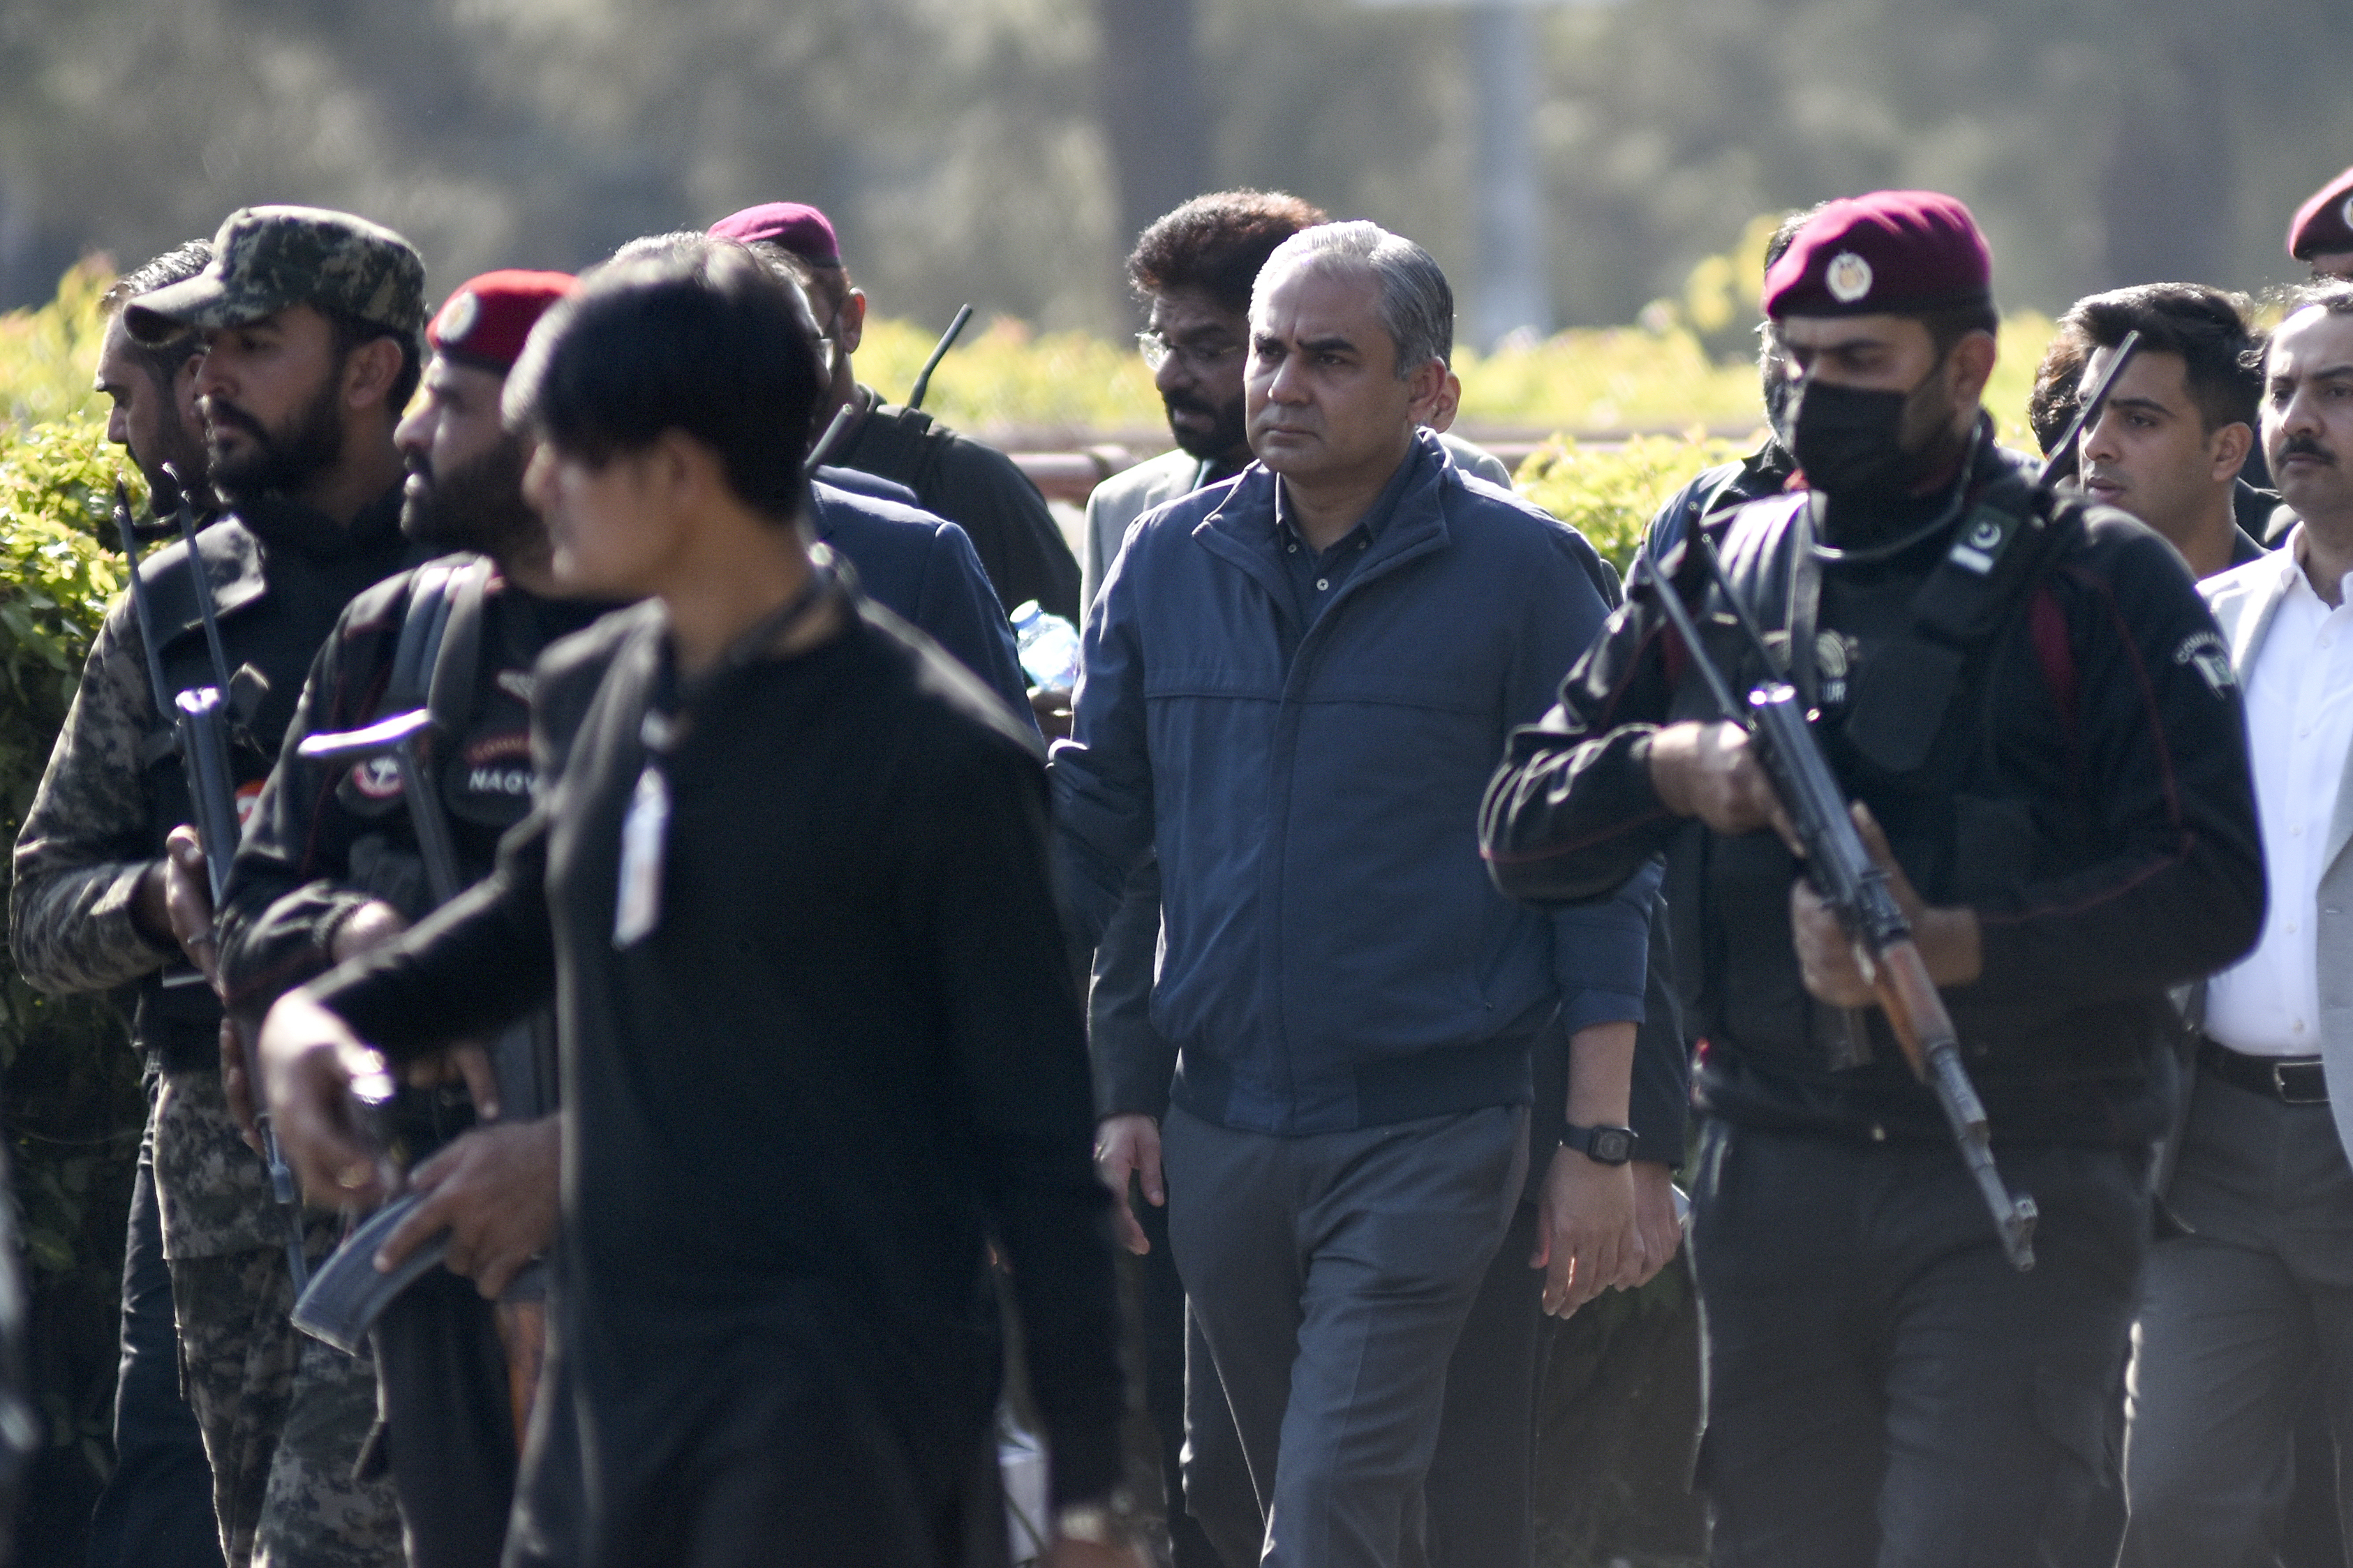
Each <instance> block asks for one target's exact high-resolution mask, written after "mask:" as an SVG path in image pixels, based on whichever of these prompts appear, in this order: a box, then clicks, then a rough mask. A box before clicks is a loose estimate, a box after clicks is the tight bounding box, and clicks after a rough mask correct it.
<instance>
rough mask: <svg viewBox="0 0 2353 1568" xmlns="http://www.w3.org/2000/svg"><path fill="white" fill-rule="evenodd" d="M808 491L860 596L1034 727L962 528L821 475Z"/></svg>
mask: <svg viewBox="0 0 2353 1568" xmlns="http://www.w3.org/2000/svg"><path fill="white" fill-rule="evenodd" d="M829 471H830V470H825V469H821V470H819V472H820V473H824V472H829ZM858 477H859V478H860V479H864V478H866V477H867V476H865V475H862V474H861V475H860V476H858ZM878 482H879V483H887V482H888V481H878ZM891 488H892V489H898V488H899V487H898V486H896V485H892V486H891ZM809 494H810V497H811V499H812V500H813V501H814V503H815V504H814V505H812V506H811V507H810V509H809V513H810V517H811V519H812V520H813V521H814V522H815V524H816V527H817V536H818V539H819V540H820V541H822V542H825V543H827V544H829V545H831V546H833V548H834V549H836V550H838V551H839V552H841V553H842V554H844V555H846V556H848V557H849V564H850V566H851V568H852V569H853V570H854V571H855V572H856V573H857V574H858V585H859V587H860V588H861V589H863V590H864V591H865V594H866V596H867V597H868V598H870V599H871V600H873V601H874V602H875V603H876V604H878V605H881V606H882V607H883V608H885V609H887V610H889V611H891V612H892V614H894V615H896V616H899V617H900V618H901V619H902V620H904V621H906V622H907V623H908V624H910V625H911V626H916V627H918V628H920V629H921V630H923V632H925V633H926V634H928V635H929V636H930V637H931V638H932V640H933V641H934V642H936V643H938V644H939V645H940V646H941V647H944V648H945V649H947V650H948V652H949V653H951V654H953V655H955V658H957V659H958V660H959V661H961V662H962V663H963V665H964V667H965V668H966V669H969V670H971V671H972V672H973V673H974V674H975V675H976V676H978V677H980V679H982V680H984V681H986V682H987V685H988V689H990V690H992V691H994V692H996V693H997V695H998V696H999V697H1002V698H1003V699H1005V705H1006V706H1007V707H1008V708H1010V709H1012V710H1013V712H1014V715H1015V717H1017V718H1018V719H1019V720H1020V721H1021V722H1023V723H1024V724H1026V725H1028V726H1029V728H1030V729H1031V730H1032V731H1034V730H1036V729H1037V727H1038V716H1037V714H1036V713H1035V712H1034V711H1032V710H1031V709H1030V707H1029V681H1028V680H1027V679H1025V678H1024V677H1023V675H1022V673H1021V657H1020V653H1019V650H1018V648H1017V647H1015V645H1014V641H1013V628H1012V627H1011V626H1008V625H1007V624H1006V620H1005V606H1004V605H1000V604H998V603H997V590H996V589H994V588H992V587H990V586H989V585H988V574H987V573H986V572H983V571H982V570H981V569H980V557H979V555H978V554H976V553H975V552H974V550H973V548H972V541H971V540H970V539H968V538H966V537H965V531H964V530H963V529H961V528H958V527H957V526H956V525H955V523H953V522H950V521H947V519H945V518H944V517H936V516H934V515H933V514H932V513H930V512H928V511H925V510H923V509H922V508H920V507H913V506H906V505H902V503H900V502H898V501H895V500H891V499H890V498H888V497H886V496H881V495H872V494H867V493H865V492H863V491H853V490H849V489H842V488H841V487H839V486H836V485H830V484H828V483H826V482H825V481H824V480H823V479H819V480H818V483H816V484H813V485H811V486H810V487H809Z"/></svg>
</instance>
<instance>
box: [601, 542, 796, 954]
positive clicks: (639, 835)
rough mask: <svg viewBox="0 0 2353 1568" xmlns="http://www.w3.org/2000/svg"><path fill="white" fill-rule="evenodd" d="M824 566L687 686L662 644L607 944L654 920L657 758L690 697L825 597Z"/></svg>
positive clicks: (686, 727)
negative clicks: (611, 933) (611, 934)
mask: <svg viewBox="0 0 2353 1568" xmlns="http://www.w3.org/2000/svg"><path fill="white" fill-rule="evenodd" d="M834 587H835V576H834V572H833V568H832V566H831V564H830V563H828V562H827V561H826V560H824V559H822V558H820V559H818V560H817V561H816V562H815V563H814V567H813V570H811V571H810V573H809V576H808V581H807V583H806V584H803V585H802V587H801V591H800V592H799V593H797V594H796V595H793V596H792V597H791V598H790V599H787V600H786V601H785V603H784V604H782V605H778V606H777V607H776V609H775V610H773V611H771V612H770V613H769V614H767V615H765V616H761V617H760V620H759V622H758V624H757V625H755V626H753V627H752V628H751V630H749V631H747V632H745V633H744V635H743V636H741V637H737V638H736V639H735V640H734V641H733V642H732V643H730V644H729V645H728V647H727V650H726V652H724V653H723V654H722V655H720V657H719V659H718V661H717V662H716V663H714V664H713V665H712V667H711V668H709V669H708V670H705V671H704V672H703V673H702V675H701V676H700V677H698V678H697V679H695V680H694V682H693V683H692V684H691V685H687V684H686V683H684V682H682V681H681V679H680V678H679V675H678V666H677V664H676V662H675V659H674V658H673V656H672V655H671V654H670V650H669V649H667V648H665V649H664V650H663V655H662V661H661V668H660V670H659V673H658V674H657V676H656V677H655V683H654V691H653V698H652V700H651V701H649V702H648V703H647V704H646V713H645V718H644V719H643V720H642V721H640V722H639V724H638V739H639V740H641V741H642V742H644V743H645V748H646V752H647V756H646V765H645V768H644V770H643V771H642V772H640V773H638V787H637V789H636V790H635V791H634V792H633V793H632V794H631V795H630V796H629V809H628V815H627V816H623V817H622V819H621V872H620V882H619V886H618V888H617V890H616V893H615V896H614V900H613V945H614V946H615V947H616V948H628V947H633V946H635V945H636V944H637V943H638V942H642V941H644V940H645V939H646V938H647V937H648V936H650V935H651V934H652V933H653V930H654V928H655V927H656V926H658V925H659V924H660V923H661V883H662V861H663V858H664V854H665V851H666V849H667V847H668V843H669V838H670V775H669V773H668V772H667V771H666V769H665V766H664V763H665V759H667V758H669V757H670V756H671V755H674V754H675V753H676V752H677V751H678V749H679V746H680V745H681V743H682V742H684V741H685V739H686V737H687V734H688V732H689V731H690V730H691V728H692V724H691V719H692V710H693V707H694V704H695V702H696V700H697V699H699V698H701V697H702V696H703V695H704V694H706V693H708V692H710V691H712V689H715V688H716V687H717V686H718V685H719V683H720V682H721V681H722V680H723V679H725V678H726V677H728V676H730V675H733V674H734V673H735V672H736V671H738V670H741V669H744V668H747V667H748V666H750V665H752V664H754V663H756V662H758V660H759V659H760V658H761V657H762V656H764V655H765V654H766V653H767V651H768V650H769V649H770V648H772V647H775V646H776V642H777V640H778V639H779V638H781V637H784V636H785V634H786V633H787V632H789V631H790V630H791V629H792V628H793V627H794V626H796V625H797V624H798V623H799V621H800V619H801V617H802V616H806V615H807V614H808V613H809V612H811V611H812V610H815V609H816V608H818V605H820V604H822V603H823V602H825V601H826V600H828V599H829V598H831V597H832V596H833V589H834Z"/></svg>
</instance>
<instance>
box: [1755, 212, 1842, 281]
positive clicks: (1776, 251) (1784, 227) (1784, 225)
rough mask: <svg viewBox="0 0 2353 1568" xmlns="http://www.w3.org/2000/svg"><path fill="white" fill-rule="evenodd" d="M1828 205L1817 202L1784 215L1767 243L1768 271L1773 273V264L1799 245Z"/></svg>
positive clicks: (1766, 259)
mask: <svg viewBox="0 0 2353 1568" xmlns="http://www.w3.org/2000/svg"><path fill="white" fill-rule="evenodd" d="M1828 205H1830V203H1828V202H1816V203H1815V204H1814V205H1812V206H1810V207H1798V208H1796V209H1794V210H1792V211H1790V212H1788V213H1785V214H1784V215H1782V218H1781V221H1780V222H1779V223H1778V224H1776V225H1775V226H1774V227H1773V232H1772V234H1771V235H1770V236H1769V237H1767V239H1766V241H1765V270H1766V271H1767V272H1770V271H1772V270H1773V263H1775V262H1777V261H1778V260H1780V259H1781V258H1783V257H1785V256H1787V255H1788V254H1789V247H1791V246H1793V245H1795V244H1797V243H1798V236H1799V234H1801V233H1803V232H1804V230H1805V227H1806V226H1807V225H1808V224H1810V223H1811V222H1813V221H1814V219H1815V218H1816V217H1818V216H1820V215H1821V210H1822V209H1823V208H1824V207H1826V206H1828Z"/></svg>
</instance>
